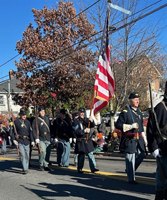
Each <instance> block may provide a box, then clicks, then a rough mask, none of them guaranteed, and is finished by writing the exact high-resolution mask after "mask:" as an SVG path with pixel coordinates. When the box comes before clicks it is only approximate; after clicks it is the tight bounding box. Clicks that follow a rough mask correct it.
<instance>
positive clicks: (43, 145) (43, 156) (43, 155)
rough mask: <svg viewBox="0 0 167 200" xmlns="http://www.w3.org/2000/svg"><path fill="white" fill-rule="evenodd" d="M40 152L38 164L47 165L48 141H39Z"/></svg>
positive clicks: (49, 148) (48, 154) (49, 149)
mask: <svg viewBox="0 0 167 200" xmlns="http://www.w3.org/2000/svg"><path fill="white" fill-rule="evenodd" d="M40 148H41V153H40V154H39V164H40V166H41V167H48V164H49V158H50V152H51V144H50V142H49V141H40Z"/></svg>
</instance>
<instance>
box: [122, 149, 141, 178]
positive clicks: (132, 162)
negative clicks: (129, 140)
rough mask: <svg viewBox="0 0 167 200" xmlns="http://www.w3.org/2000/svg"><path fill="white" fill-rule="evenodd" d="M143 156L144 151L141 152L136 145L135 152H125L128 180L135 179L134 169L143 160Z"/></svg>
mask: <svg viewBox="0 0 167 200" xmlns="http://www.w3.org/2000/svg"><path fill="white" fill-rule="evenodd" d="M144 157H145V153H144V152H141V151H140V150H139V148H138V147H136V153H131V154H129V153H125V163H126V172H127V176H128V181H135V171H136V170H137V168H138V167H139V165H140V164H141V162H142V161H143V159H144Z"/></svg>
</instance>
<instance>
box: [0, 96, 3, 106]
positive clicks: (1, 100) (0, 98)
mask: <svg viewBox="0 0 167 200" xmlns="http://www.w3.org/2000/svg"><path fill="white" fill-rule="evenodd" d="M0 105H4V99H3V96H0Z"/></svg>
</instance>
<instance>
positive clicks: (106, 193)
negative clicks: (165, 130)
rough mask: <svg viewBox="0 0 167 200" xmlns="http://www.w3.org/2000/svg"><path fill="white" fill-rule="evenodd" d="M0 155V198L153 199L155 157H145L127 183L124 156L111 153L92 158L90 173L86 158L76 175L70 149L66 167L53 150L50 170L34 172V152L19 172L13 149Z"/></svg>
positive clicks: (35, 170)
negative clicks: (24, 171)
mask: <svg viewBox="0 0 167 200" xmlns="http://www.w3.org/2000/svg"><path fill="white" fill-rule="evenodd" d="M7 150H8V153H7V154H6V155H1V156H0V179H1V181H0V191H1V193H0V200H26V199H27V200H28V199H33V200H38V199H46V200H49V199H51V200H55V199H58V200H59V199H60V200H66V199H70V200H75V199H90V200H94V199H95V200H105V199H113V200H115V199H119V200H143V199H154V193H155V190H154V181H155V169H156V163H155V159H153V157H151V156H147V157H146V159H145V160H144V161H143V163H142V164H141V166H140V167H139V169H138V170H137V172H136V180H137V181H138V185H131V184H129V183H127V177H126V174H125V161H124V155H123V154H119V153H118V152H114V153H112V154H110V155H109V156H107V155H103V156H98V157H96V162H97V167H98V168H99V169H100V171H99V172H98V173H95V174H92V173H90V169H89V164H88V159H87V158H86V160H85V165H84V172H85V173H84V174H78V173H77V170H76V167H75V166H74V160H73V156H74V155H73V152H71V156H70V166H69V167H68V168H64V167H58V166H57V164H56V151H55V150H52V153H51V159H50V160H51V161H52V166H51V168H52V171H51V172H46V171H44V172H41V171H38V167H39V166H38V152H37V150H33V153H32V162H31V164H32V168H31V169H30V170H29V173H28V174H27V175H23V174H22V168H21V164H20V162H19V159H18V156H17V153H16V150H15V149H10V148H8V149H7Z"/></svg>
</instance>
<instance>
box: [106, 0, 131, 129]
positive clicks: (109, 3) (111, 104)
mask: <svg viewBox="0 0 167 200" xmlns="http://www.w3.org/2000/svg"><path fill="white" fill-rule="evenodd" d="M108 6H109V7H111V8H114V9H116V10H119V11H121V12H124V13H126V14H128V15H129V14H131V12H130V11H129V10H126V9H124V8H122V7H119V6H117V5H114V4H112V3H111V0H108ZM110 57H111V56H110ZM109 106H110V132H111V133H112V132H113V131H114V128H115V125H114V115H113V101H112V99H110V101H109Z"/></svg>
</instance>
